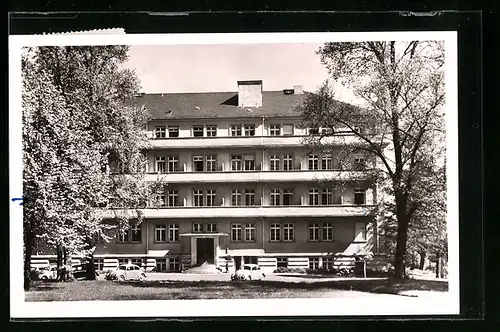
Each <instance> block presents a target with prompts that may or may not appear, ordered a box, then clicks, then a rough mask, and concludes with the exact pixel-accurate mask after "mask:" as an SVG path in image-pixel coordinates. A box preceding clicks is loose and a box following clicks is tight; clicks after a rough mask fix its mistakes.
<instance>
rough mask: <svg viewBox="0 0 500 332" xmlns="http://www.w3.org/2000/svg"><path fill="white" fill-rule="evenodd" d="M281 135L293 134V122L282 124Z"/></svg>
mask: <svg viewBox="0 0 500 332" xmlns="http://www.w3.org/2000/svg"><path fill="white" fill-rule="evenodd" d="M283 135H287V136H289V135H293V124H284V125H283Z"/></svg>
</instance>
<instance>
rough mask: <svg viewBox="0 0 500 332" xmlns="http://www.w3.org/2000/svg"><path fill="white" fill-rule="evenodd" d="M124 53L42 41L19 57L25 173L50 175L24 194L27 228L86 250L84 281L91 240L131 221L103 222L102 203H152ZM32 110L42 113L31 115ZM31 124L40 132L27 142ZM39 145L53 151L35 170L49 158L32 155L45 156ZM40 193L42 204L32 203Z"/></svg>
mask: <svg viewBox="0 0 500 332" xmlns="http://www.w3.org/2000/svg"><path fill="white" fill-rule="evenodd" d="M127 51H128V48H127V47H126V46H97V47H90V46H89V47H87V46H85V47H70V46H68V47H40V48H36V49H31V50H29V52H27V56H25V59H24V63H25V66H24V68H23V72H24V73H25V76H24V87H25V89H24V91H23V103H24V104H25V106H24V105H23V116H24V118H25V127H26V135H25V140H27V142H28V143H27V144H26V146H25V150H24V151H25V155H26V160H27V163H25V171H26V172H27V173H28V174H30V173H31V172H34V171H32V170H31V169H33V170H36V171H37V173H36V176H37V177H39V178H41V179H43V178H46V177H50V179H51V180H52V182H49V183H50V187H48V188H47V189H46V190H44V191H43V190H42V191H41V190H40V189H41V188H40V187H39V186H38V187H36V186H32V190H31V191H27V192H26V193H25V200H27V201H28V202H29V203H28V205H29V206H30V210H29V211H31V212H32V214H31V215H28V216H27V215H26V213H25V220H26V223H25V232H26V233H27V234H28V235H29V234H35V235H36V236H37V237H40V238H43V239H44V240H46V241H47V242H48V243H49V244H51V245H55V246H56V247H57V248H61V250H62V248H65V249H66V250H67V251H68V253H69V254H75V253H77V254H81V255H85V256H87V257H88V269H87V270H88V271H89V278H90V279H93V278H95V274H94V263H93V252H94V250H95V248H96V246H97V245H98V244H99V243H101V242H106V241H109V239H110V238H111V237H112V235H110V234H112V233H113V232H112V231H113V230H114V229H116V228H120V227H122V226H124V225H125V226H126V224H127V223H129V222H130V220H129V219H128V218H127V217H122V218H119V220H118V223H115V224H112V223H107V222H103V218H102V208H105V207H110V206H111V205H116V206H121V207H122V206H126V207H127V208H140V207H145V205H152V206H154V205H155V198H154V195H153V192H154V190H155V187H153V186H150V185H148V184H147V183H146V182H145V181H144V171H145V168H144V166H145V162H146V160H145V156H144V154H143V150H144V149H146V148H147V147H148V138H147V135H146V131H145V124H146V122H147V120H148V113H147V111H146V110H145V109H144V108H142V107H136V106H134V105H132V104H131V103H130V100H132V99H133V98H134V97H135V96H136V94H137V92H138V91H139V84H138V80H137V78H136V77H135V74H134V73H133V72H132V71H129V70H126V69H123V68H122V66H121V65H122V63H123V62H124V61H126V59H127ZM28 54H29V56H28ZM44 91H46V92H45V93H42V94H41V93H40V92H44ZM32 109H35V111H32ZM36 112H39V113H41V114H42V115H43V116H44V117H43V118H41V119H40V120H38V119H37V118H35V120H36V121H35V120H32V118H33V116H32V114H37V113H36ZM45 118H48V119H49V120H50V121H49V123H48V124H47V120H45ZM37 121H38V122H37ZM47 126H48V127H47ZM51 126H58V127H57V129H52V127H51ZM33 130H39V131H40V134H39V135H37V136H35V137H36V138H37V141H36V142H34V143H30V142H31V141H30V139H32V137H33V133H31V132H30V131H33ZM47 131H49V134H47V133H46V132H47ZM44 145H47V146H48V147H49V148H46V149H45V150H49V151H50V152H51V155H49V156H52V157H51V159H49V160H48V161H47V162H46V164H47V166H46V167H43V168H41V166H40V163H41V162H43V161H44V160H45V159H47V157H46V158H45V159H44V158H42V159H38V158H36V157H38V155H37V154H42V155H44V156H45V154H46V151H45V150H41V149H42V148H43V147H44ZM53 173H55V174H53ZM37 177H35V180H36V181H34V180H33V181H32V180H29V181H31V182H35V183H36V184H38V183H39V182H41V181H42V180H39V179H38V178H37ZM28 179H29V176H26V175H25V181H28ZM131 183H135V185H131ZM46 192H48V193H49V194H47V193H46ZM40 195H42V196H43V197H44V199H45V201H44V202H46V206H42V207H40V206H38V205H33V204H34V203H33V202H37V199H38V198H37V197H38V196H40ZM30 204H31V205H30ZM44 209H46V210H48V211H49V212H51V214H50V215H49V216H47V213H46V212H44ZM35 215H36V216H38V219H34V217H35ZM50 218H52V219H53V221H52V219H50ZM33 220H36V222H34V221H33ZM139 222H140V220H139ZM49 225H50V227H49ZM34 226H36V227H34ZM37 227H38V228H37ZM29 240H30V239H29V237H26V238H25V245H26V252H27V253H28V252H31V250H32V243H31V242H30V241H29ZM27 258H28V257H26V262H25V268H28V269H29V259H27ZM28 284H29V281H28Z"/></svg>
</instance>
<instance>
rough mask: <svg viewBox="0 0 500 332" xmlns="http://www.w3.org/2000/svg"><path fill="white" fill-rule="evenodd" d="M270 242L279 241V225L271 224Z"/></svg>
mask: <svg viewBox="0 0 500 332" xmlns="http://www.w3.org/2000/svg"><path fill="white" fill-rule="evenodd" d="M270 235H271V237H270V240H271V242H278V241H280V240H281V225H280V224H271V234H270Z"/></svg>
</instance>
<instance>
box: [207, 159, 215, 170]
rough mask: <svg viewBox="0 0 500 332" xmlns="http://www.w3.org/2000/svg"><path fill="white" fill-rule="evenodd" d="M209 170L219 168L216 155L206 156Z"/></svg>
mask: <svg viewBox="0 0 500 332" xmlns="http://www.w3.org/2000/svg"><path fill="white" fill-rule="evenodd" d="M206 163H207V168H206V171H207V172H215V171H216V170H217V169H216V167H217V158H216V157H215V156H206Z"/></svg>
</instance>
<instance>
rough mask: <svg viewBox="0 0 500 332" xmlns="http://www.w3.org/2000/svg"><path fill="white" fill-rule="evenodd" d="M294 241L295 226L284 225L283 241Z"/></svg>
mask: <svg viewBox="0 0 500 332" xmlns="http://www.w3.org/2000/svg"><path fill="white" fill-rule="evenodd" d="M293 240H294V229H293V224H283V241H293Z"/></svg>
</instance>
